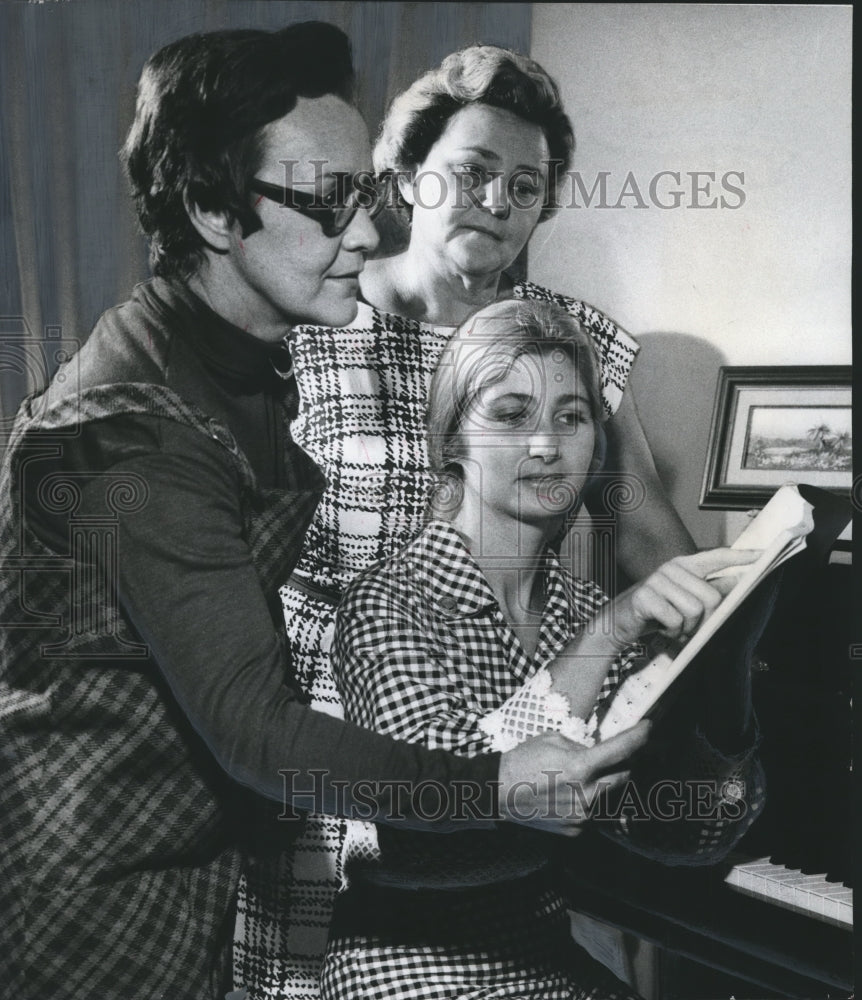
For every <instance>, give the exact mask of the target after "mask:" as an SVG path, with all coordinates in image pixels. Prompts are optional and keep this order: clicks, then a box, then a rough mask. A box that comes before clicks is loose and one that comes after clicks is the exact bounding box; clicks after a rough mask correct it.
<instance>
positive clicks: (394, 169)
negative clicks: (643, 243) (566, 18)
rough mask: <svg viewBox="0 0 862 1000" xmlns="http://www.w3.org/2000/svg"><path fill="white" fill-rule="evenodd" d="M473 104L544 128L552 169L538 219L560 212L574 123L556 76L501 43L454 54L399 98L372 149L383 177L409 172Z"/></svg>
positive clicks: (473, 47)
mask: <svg viewBox="0 0 862 1000" xmlns="http://www.w3.org/2000/svg"><path fill="white" fill-rule="evenodd" d="M471 104H487V105H488V106H489V107H492V108H501V109H502V110H504V111H510V112H512V114H515V115H517V116H518V117H519V118H522V119H523V120H524V121H527V122H530V123H531V124H534V125H538V126H539V127H540V128H541V129H542V132H543V133H544V135H545V139H546V140H547V143H548V152H549V157H550V164H549V171H548V173H549V176H548V196H547V203H546V206H545V208H544V209H543V211H542V214H541V216H540V220H542V219H546V218H548V217H549V216H550V215H551V214H552V213H553V211H554V209H555V208H556V207H557V200H556V189H557V181H558V174H559V171H561V170H563V171H565V170H568V168H569V167H570V166H571V163H572V155H573V153H574V149H575V135H574V131H573V130H572V123H571V122H570V121H569V118H568V116H567V115H566V113H565V111H564V110H563V104H562V100H561V98H560V91H559V88H558V87H557V84H556V83H555V82H554V80H553V79H552V77H550V76H549V75H548V73H546V72H545V70H544V69H543V68H542V67H541V66H540V65H539V64H538V63H537V62H535V61H534V60H533V59H529V58H528V57H527V56H524V55H521V54H520V53H518V52H513V51H511V50H510V49H503V48H499V47H498V46H496V45H472V46H470V47H469V48H466V49H461V50H460V51H458V52H453V53H452V54H451V55H449V56H446V58H445V59H444V60H443V62H442V63H441V64H440V65H439V66H438V67H437V68H436V69H432V70H430V71H429V72H427V73H425V74H424V75H423V76H420V77H419V79H418V80H416V81H415V82H414V83H413V84H411V85H410V86H409V87H408V88H407V90H405V91H403V92H402V93H400V94H399V95H398V96H397V97H396V98H395V99H394V100H393V102H392V104H391V105H390V107H389V110H388V112H387V114H386V118H385V119H384V121H383V124H382V126H381V128H380V135H379V137H378V140H377V144H376V146H375V149H374V167H375V169H376V170H377V172H378V173H380V174H403V173H406V172H409V171H411V170H413V169H414V168H415V167H417V166H418V165H420V164H421V163H424V161H425V158H426V157H427V156H428V154H429V153H430V152H431V148H432V147H433V146H434V144H435V143H436V142H437V140H438V139H439V138H440V136H441V135H442V134H443V131H444V130H445V128H446V123H447V122H448V121H449V119H450V118H451V117H452V116H453V115H454V114H455V113H456V112H458V111H460V110H461V109H462V108H465V107H468V106H469V105H471ZM394 187H395V188H396V189H397V185H394Z"/></svg>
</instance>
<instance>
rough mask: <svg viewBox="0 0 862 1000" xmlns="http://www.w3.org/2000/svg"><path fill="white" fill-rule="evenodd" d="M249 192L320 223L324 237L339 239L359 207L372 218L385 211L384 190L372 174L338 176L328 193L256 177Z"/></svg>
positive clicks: (251, 182) (250, 183)
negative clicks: (311, 191)
mask: <svg viewBox="0 0 862 1000" xmlns="http://www.w3.org/2000/svg"><path fill="white" fill-rule="evenodd" d="M249 189H250V190H251V191H254V193H255V194H259V195H262V196H263V197H264V198H267V199H269V200H270V201H276V202H278V204H279V205H281V206H282V207H283V208H292V209H293V210H294V212H299V214H300V215H305V216H307V217H308V218H309V219H314V221H315V222H318V223H320V226H321V228H322V229H323V234H324V236H340V235H341V233H343V232H344V230H345V229H347V227H348V226H349V225H350V223H351V222H352V221H353V217H354V216H355V215H356V213H357V212H358V211H359V209H360V208H364V209H365V210H366V211H367V212H368V214H369V215H370V216H371V218H372V219H373V218H374V217H375V216H376V215H377V214H378V213H379V212H380V209H381V208H383V189H382V188H381V186H380V184H379V183H378V181H377V178H376V177H374V175H373V174H370V173H362V174H355V175H352V176H347V175H343V174H339V175H338V176H337V178H336V184H335V187H334V188H333V189H332V190H331V191H329V192H327V193H326V194H320V192H314V193H309V192H307V191H297V190H296V188H289V187H282V186H281V185H280V184H270V183H269V182H268V181H261V180H258V179H257V178H256V177H253V178H252V180H251V181H250V182H249Z"/></svg>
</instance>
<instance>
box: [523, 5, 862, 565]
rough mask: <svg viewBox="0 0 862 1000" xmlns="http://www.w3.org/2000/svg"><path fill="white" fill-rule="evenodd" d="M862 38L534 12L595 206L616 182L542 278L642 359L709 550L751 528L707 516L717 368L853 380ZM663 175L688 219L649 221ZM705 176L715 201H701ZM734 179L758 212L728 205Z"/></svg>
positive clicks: (567, 228) (621, 12)
mask: <svg viewBox="0 0 862 1000" xmlns="http://www.w3.org/2000/svg"><path fill="white" fill-rule="evenodd" d="M851 37H852V9H851V8H850V7H849V6H834V7H823V6H769V5H763V6H760V5H740V6H732V5H727V6H724V5H713V4H703V5H699V4H692V5H688V4H671V5H663V4H662V5H659V4H543V3H539V4H534V9H533V25H532V49H531V51H532V55H533V57H534V58H535V59H537V60H538V61H539V62H540V63H541V64H542V65H543V66H544V67H545V68H546V69H547V70H548V71H549V72H550V73H551V74H552V75H553V76H554V77H555V78H556V80H557V81H558V83H559V84H560V87H561V89H562V92H563V97H564V100H565V104H566V109H567V111H568V112H569V115H570V117H571V118H572V120H573V123H574V127H575V135H576V140H577V149H576V153H575V163H574V169H575V170H577V171H578V172H579V173H580V175H581V178H582V181H583V183H584V185H585V187H586V191H587V192H589V191H590V190H591V189H592V187H593V184H594V183H595V182H596V180H597V178H598V177H599V173H600V172H601V171H605V172H606V173H607V176H606V178H605V182H606V192H607V194H606V198H605V204H607V205H608V206H609V207H607V208H600V207H598V201H599V192H598V190H597V192H596V194H595V195H594V197H593V199H592V201H591V204H590V207H586V205H585V198H584V197H583V195H582V194H581V192H579V191H575V195H576V198H577V204H578V205H579V206H580V207H566V208H564V209H562V210H561V211H560V212H558V213H557V215H556V216H555V218H553V219H552V220H550V221H549V222H547V223H545V224H544V225H543V226H542V227H540V229H539V231H538V232H537V234H536V236H535V237H534V238H533V241H532V243H531V245H530V259H529V273H530V277H531V278H532V279H533V280H535V281H538V282H541V283H543V284H547V285H550V286H551V287H553V288H557V289H559V290H560V291H565V292H568V293H570V294H575V295H578V296H580V297H582V298H584V299H586V300H587V301H589V302H592V303H593V304H594V305H596V306H599V307H600V308H602V309H604V310H605V311H606V312H608V313H609V314H610V315H611V316H612V317H614V319H616V320H617V321H618V322H619V323H621V324H622V325H624V326H625V327H626V328H627V329H629V330H630V331H631V332H632V333H633V334H634V335H635V336H636V337H637V338H638V339H639V340H640V342H641V344H642V352H641V357H640V358H639V360H638V363H637V365H636V367H635V374H634V376H633V382H632V384H633V386H634V388H635V394H636V398H637V401H638V406H639V409H640V410H641V416H642V419H643V422H644V425H645V427H646V429H647V434H648V436H649V438H650V441H651V443H652V445H653V450H654V453H655V455H656V459H657V463H658V465H659V468H660V470H661V471H662V473H663V475H664V476H665V479H666V481H667V483H668V486H669V488H670V490H671V494H672V498H673V500H674V502H675V504H676V505H677V507H678V509H679V511H680V513H681V514H682V516H683V518H684V519H685V521H686V523H687V524H688V526H689V528H690V530H691V531H692V532H693V534H694V535H695V538H696V540H697V541H698V542H699V544H701V545H711V544H716V543H720V542H722V541H724V540H726V538H727V537H728V535H729V536H730V538H732V537H734V536H735V535H736V534H737V533H738V531H739V529H740V526H741V523H742V521H741V519H742V518H744V515H742V514H738V513H737V514H724V513H722V512H713V511H699V510H698V508H697V504H698V500H699V496H700V488H701V480H702V476H703V468H704V462H705V456H706V446H707V441H708V436H709V426H710V421H711V415H712V406H713V399H714V393H715V386H716V379H717V374H718V368H719V366H720V365H722V364H728V365H809V364H810V365H816V364H849V363H850V361H851V327H850V258H851V200H850V199H851V149H850V141H851V136H850V84H851ZM663 170H670V171H676V172H679V173H680V175H681V181H682V183H681V184H680V185H679V188H678V189H679V190H682V191H683V192H684V195H683V197H682V204H681V206H680V207H679V208H669V209H662V208H659V207H656V206H655V205H654V204H653V203H652V199H651V197H650V192H649V188H650V183H651V180H652V178H653V177H655V175H656V174H658V173H659V172H660V171H663ZM693 171H707V172H713V173H715V175H716V180H715V183H713V184H711V185H709V188H708V190H705V191H704V192H703V193H700V194H694V193H693V190H692V188H693V182H692V180H691V178H690V177H688V176H687V175H688V174H689V173H690V172H693ZM629 172H631V175H632V179H633V181H632V179H629V180H628V185H627V183H626V182H627V175H628V174H629ZM729 172H740V173H742V174H743V175H744V181H740V178H739V177H736V176H732V177H729V178H728V180H729V183H730V184H731V185H733V186H734V187H736V188H737V189H741V191H742V192H743V195H740V194H739V193H734V192H733V191H732V190H730V189H722V186H721V182H720V179H721V177H722V175H724V174H727V173H729ZM699 183H700V186H701V187H706V186H707V179H706V178H701V180H700V181H699ZM634 185H636V187H637V192H636V191H635V188H634ZM674 188H677V185H676V184H675V183H673V182H672V180H671V179H670V178H667V177H665V178H663V179H662V180H660V181H659V182H658V187H657V188H656V195H657V200H661V201H663V202H664V203H665V204H671V203H672V201H673V199H672V198H671V197H670V191H671V189H674ZM638 193H639V194H640V196H641V199H642V201H643V202H645V203H646V205H647V207H645V208H639V207H635V206H636V205H637V204H638V202H639V201H640V200H641V199H639V198H638ZM621 194H622V195H623V197H622V198H620V195H621ZM722 196H723V197H724V200H725V204H726V206H727V207H723V208H722V207H720V202H721V198H722ZM713 199H716V207H713V208H696V207H692V201H693V200H697V201H698V202H700V203H702V204H709V203H710V202H711V201H712V200H713ZM568 200H569V201H570V202H571V200H572V199H571V195H570V197H569V199H568ZM617 204H618V205H619V207H615V206H617ZM731 206H738V207H731Z"/></svg>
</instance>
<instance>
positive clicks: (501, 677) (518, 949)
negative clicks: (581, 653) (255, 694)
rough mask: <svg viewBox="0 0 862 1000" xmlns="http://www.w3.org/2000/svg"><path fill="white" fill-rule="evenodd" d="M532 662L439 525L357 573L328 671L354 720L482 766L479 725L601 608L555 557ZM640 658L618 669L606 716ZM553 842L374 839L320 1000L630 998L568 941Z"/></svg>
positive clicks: (355, 872)
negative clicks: (375, 851) (377, 852)
mask: <svg viewBox="0 0 862 1000" xmlns="http://www.w3.org/2000/svg"><path fill="white" fill-rule="evenodd" d="M543 578H544V579H543V583H544V594H545V606H544V612H543V616H542V622H541V626H540V629H539V635H538V642H537V646H536V650H535V652H534V654H533V655H528V654H527V653H526V652H525V650H524V648H523V647H522V645H521V643H520V642H519V641H518V638H517V636H516V635H515V633H514V631H513V629H512V628H511V626H510V625H509V624H508V622H507V621H506V619H505V617H504V615H503V614H502V612H501V610H500V607H499V605H498V603H497V600H496V598H495V597H494V594H493V591H492V590H491V587H490V585H489V584H488V582H487V580H486V579H485V577H484V576H483V574H482V573H481V571H480V570H479V568H478V566H477V565H476V563H475V562H474V560H473V559H472V558H471V556H470V554H469V552H468V551H467V549H466V547H465V544H464V542H463V541H462V539H461V537H460V535H459V534H458V532H457V531H456V530H455V529H454V528H453V527H452V525H451V524H448V523H446V522H443V521H431V522H430V523H429V524H428V525H427V526H426V527H425V529H424V530H423V531H422V533H421V534H420V535H419V536H418V538H417V539H415V540H414V541H413V542H411V543H410V544H409V545H408V546H406V547H405V548H404V549H403V550H402V552H400V553H398V554H396V555H394V556H392V557H391V558H390V559H389V560H387V561H386V562H384V563H382V564H380V565H379V566H377V567H375V568H374V569H372V570H369V571H367V572H366V573H364V574H362V575H361V576H360V577H359V578H358V579H357V580H356V581H355V582H354V583H353V584H352V585H351V586H350V587H349V588H348V591H347V594H346V595H345V598H344V601H343V603H342V606H341V608H340V609H339V612H338V620H337V628H336V634H335V642H334V645H333V649H332V668H333V672H334V674H335V676H336V679H337V681H338V686H339V689H340V690H341V692H342V695H343V699H344V709H345V713H346V715H347V717H348V718H350V719H351V720H352V721H354V722H358V723H360V724H361V725H364V726H366V727H368V728H371V729H375V730H377V731H378V732H382V733H386V734H388V735H390V736H394V737H395V738H397V739H403V740H406V741H407V742H411V743H422V744H424V745H426V746H429V747H432V748H437V749H445V750H450V751H454V752H456V753H460V754H464V755H467V756H472V755H474V754H477V753H482V752H487V751H488V750H490V749H491V743H490V739H489V737H488V735H486V732H485V731H484V729H483V727H482V725H481V722H482V720H483V718H484V717H485V716H487V715H488V714H489V713H490V712H493V711H494V710H495V709H497V708H499V707H500V705H501V704H502V703H503V702H504V701H505V700H506V699H508V698H510V697H511V696H512V695H514V694H515V693H516V691H518V689H519V688H520V687H521V686H522V685H523V684H524V682H525V681H527V680H528V679H529V678H530V677H531V676H533V675H534V674H535V673H536V672H537V671H538V670H541V669H542V668H543V667H545V666H547V665H549V664H550V663H551V662H553V660H554V659H555V658H556V657H557V656H558V655H559V653H560V652H561V651H562V650H563V648H564V647H565V646H566V644H567V643H568V642H569V641H570V640H571V639H572V637H573V636H574V635H576V634H577V632H578V631H579V629H580V628H581V627H582V625H583V623H584V622H586V621H587V620H588V619H590V618H592V617H593V616H594V615H595V613H596V612H597V611H598V610H599V608H600V607H601V605H602V604H603V603H604V601H605V598H604V595H603V594H602V593H601V592H600V591H599V590H598V588H596V587H595V586H594V585H593V584H591V583H588V582H586V581H582V580H575V579H573V578H572V577H571V576H570V575H569V574H568V573H566V572H565V571H564V570H562V568H561V567H560V565H559V562H558V561H557V560H556V558H555V557H554V556H553V555H551V554H550V553H548V554H547V557H546V563H545V566H544V570H543ZM630 666H631V658H624V659H621V660H618V661H617V662H615V663H614V664H613V666H612V668H611V671H610V672H609V674H608V677H607V678H606V680H605V683H604V685H603V687H602V691H601V694H600V696H599V704H601V703H602V702H603V701H604V700H605V698H607V697H608V696H609V695H610V694H611V693H612V692H613V691H614V690H616V688H617V687H618V685H619V684H620V683H621V679H622V678H623V677H624V676H625V675H626V674H627V672H628V670H629V669H630ZM548 848H549V844H548V840H547V838H546V837H544V836H542V835H538V836H537V835H536V834H535V833H533V832H532V831H521V830H518V829H504V830H494V831H489V832H475V831H474V832H469V833H464V834H451V835H449V836H446V837H432V836H428V835H427V834H419V833H410V832H407V831H403V830H397V829H386V830H384V829H383V828H381V829H380V849H381V856H380V857H379V858H378V859H377V860H376V861H374V862H362V861H355V862H353V864H352V865H351V866H350V875H351V885H350V888H348V890H347V893H346V894H345V896H344V897H343V900H342V901H341V902H340V903H339V905H338V906H337V912H336V917H335V923H334V927H333V933H332V936H331V938H330V944H329V949H328V951H327V956H326V959H325V961H324V967H323V974H322V989H323V996H324V1000H338V998H341V997H369V998H370V997H393V998H396V997H397V998H399V1000H407V998H411V997H416V998H420V997H421V998H427V997H434V998H441V1000H443V998H446V1000H464V998H473V997H475V998H477V1000H478V998H480V997H482V998H485V997H518V998H536V1000H539V998H541V1000H558V998H559V1000H563V998H572V997H601V998H602V1000H614V998H617V997H620V998H621V997H631V996H633V995H634V994H632V993H631V991H630V990H629V989H628V988H627V987H626V986H625V985H624V984H622V983H620V982H619V981H618V980H616V979H615V977H614V976H612V975H611V973H610V972H609V971H608V970H607V969H605V968H604V967H603V966H601V965H600V964H598V963H596V962H595V961H594V960H593V959H591V958H590V957H589V956H588V955H587V954H586V953H585V952H583V951H582V949H580V948H579V947H578V946H576V945H575V944H574V942H573V941H572V940H571V937H570V934H569V920H568V914H567V908H566V902H565V900H564V898H563V897H562V895H561V894H560V893H559V892H558V891H557V890H556V889H555V887H554V882H553V875H552V872H551V870H550V868H549V865H548Z"/></svg>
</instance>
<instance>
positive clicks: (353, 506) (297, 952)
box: [235, 282, 638, 1000]
mask: <svg viewBox="0 0 862 1000" xmlns="http://www.w3.org/2000/svg"><path fill="white" fill-rule="evenodd" d="M512 294H513V296H514V297H520V298H525V299H537V300H543V301H553V302H555V303H556V304H558V305H560V306H562V307H564V308H566V309H567V310H568V311H569V312H571V313H572V314H573V315H574V316H576V317H577V318H578V319H579V320H580V321H581V322H582V323H584V324H585V326H586V327H587V329H588V330H589V331H590V333H591V335H592V337H593V339H594V341H595V343H596V346H597V348H598V352H599V355H600V358H601V363H602V398H603V402H604V405H605V408H606V410H607V411H608V413H613V412H615V411H616V409H617V408H618V406H619V404H620V401H621V399H622V393H623V390H624V388H625V384H626V379H627V377H628V374H629V371H630V369H631V366H632V364H633V362H634V359H635V356H636V354H637V351H638V346H637V344H636V343H635V341H634V340H632V338H631V337H629V336H628V334H626V333H625V332H624V331H623V330H621V329H619V328H618V327H617V326H616V325H615V324H614V323H613V322H612V321H611V320H610V319H608V318H607V317H606V316H604V315H603V314H602V313H600V312H599V311H598V310H596V309H593V308H592V307H591V306H589V305H587V304H585V303H583V302H579V301H577V300H575V299H571V298H568V297H566V296H563V295H558V294H556V293H553V292H550V291H548V290H547V289H545V288H542V287H540V286H538V285H534V284H531V283H528V282H521V283H518V284H516V285H515V288H514V290H513V292H512ZM452 332H453V328H452V327H435V326H432V325H430V324H426V323H419V322H416V321H414V320H408V319H404V318H403V317H399V316H395V315H392V314H387V313H382V312H380V311H379V310H377V309H374V308H372V307H371V306H369V305H367V304H365V303H360V308H359V313H358V315H357V318H356V320H354V322H353V323H352V324H351V325H350V326H349V327H346V328H344V329H340V330H332V329H327V328H320V327H299V328H297V329H296V330H295V331H294V334H293V341H292V344H291V350H292V354H293V360H294V366H295V370H296V376H297V382H298V386H299V393H300V410H299V414H298V417H297V419H296V421H295V422H294V424H293V426H292V432H293V435H294V438H295V440H296V441H297V443H298V444H299V445H301V447H302V448H304V449H305V450H306V451H307V452H308V453H309V454H310V455H311V456H312V458H314V459H315V461H316V462H317V463H318V465H319V466H320V467H321V468H322V469H323V470H324V472H325V473H326V476H327V478H328V480H329V487H328V489H327V490H326V492H325V494H324V496H323V499H322V501H321V503H320V506H319V507H318V510H317V513H316V515H315V518H314V521H313V523H312V525H311V528H310V529H309V532H308V534H307V536H306V543H305V547H304V549H303V553H302V556H301V558H300V562H299V565H298V567H297V570H296V571H295V573H294V576H293V585H291V586H289V587H285V588H284V590H283V592H282V597H283V600H284V609H285V619H286V623H287V631H288V635H289V638H290V643H291V648H292V653H293V660H294V666H295V670H296V674H297V679H298V681H299V683H300V685H301V686H302V687H303V688H304V689H305V690H306V692H308V693H309V695H310V696H311V699H312V703H313V705H314V706H315V707H316V708H318V709H320V710H322V711H328V712H330V713H332V714H334V715H340V714H341V707H340V702H339V698H338V693H337V691H336V688H335V684H334V682H333V679H332V674H331V671H330V668H329V646H330V643H331V641H332V635H333V631H334V610H335V603H336V602H337V600H338V597H339V596H340V594H341V593H342V592H343V591H344V589H345V587H346V586H347V584H348V583H350V581H351V580H352V579H353V578H354V577H355V576H356V575H357V573H359V572H360V571H362V570H363V569H365V568H367V567H368V566H371V565H372V564H373V563H375V562H377V561H378V560H380V559H382V558H384V557H386V556H387V555H389V554H391V553H392V552H393V551H394V550H396V549H397V548H399V547H400V546H401V545H402V544H403V543H404V542H406V541H407V540H409V539H410V538H412V537H414V536H415V535H416V533H417V532H418V531H419V529H420V527H421V524H422V516H423V512H424V509H425V504H426V500H427V496H428V490H429V486H430V475H429V472H428V456H427V447H426V441H425V425H424V418H425V407H426V400H427V394H428V387H429V384H430V380H431V375H432V373H433V371H434V368H435V366H436V364H437V360H438V358H439V357H440V354H441V352H442V350H443V348H444V346H445V344H446V342H447V341H448V339H449V337H450V336H451V334H452ZM347 831H348V827H347V826H346V825H345V824H344V823H343V822H341V821H340V820H337V819H333V818H327V817H319V816H311V817H309V820H308V822H307V825H306V830H305V833H304V834H303V835H302V836H301V837H300V838H299V839H298V840H297V841H296V842H295V844H294V845H293V846H292V848H291V851H290V853H289V854H283V855H282V856H281V857H279V858H278V859H272V858H253V859H251V861H250V863H249V867H248V870H247V873H246V876H245V878H244V879H243V885H242V887H241V891H240V899H239V919H238V928H237V944H236V949H235V958H236V966H235V977H236V981H237V984H245V985H249V986H250V987H252V989H253V995H254V996H256V997H257V996H260V997H278V998H288V997H290V998H292V1000H315V998H316V997H317V996H318V995H319V994H318V986H317V980H318V972H319V967H320V961H321V957H322V954H323V950H324V948H325V946H326V938H327V929H328V927H329V923H330V919H331V914H332V906H333V902H334V899H335V896H336V893H337V891H338V889H339V887H340V886H341V885H342V881H343V870H342V868H343V857H344V841H345V837H346V836H347Z"/></svg>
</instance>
